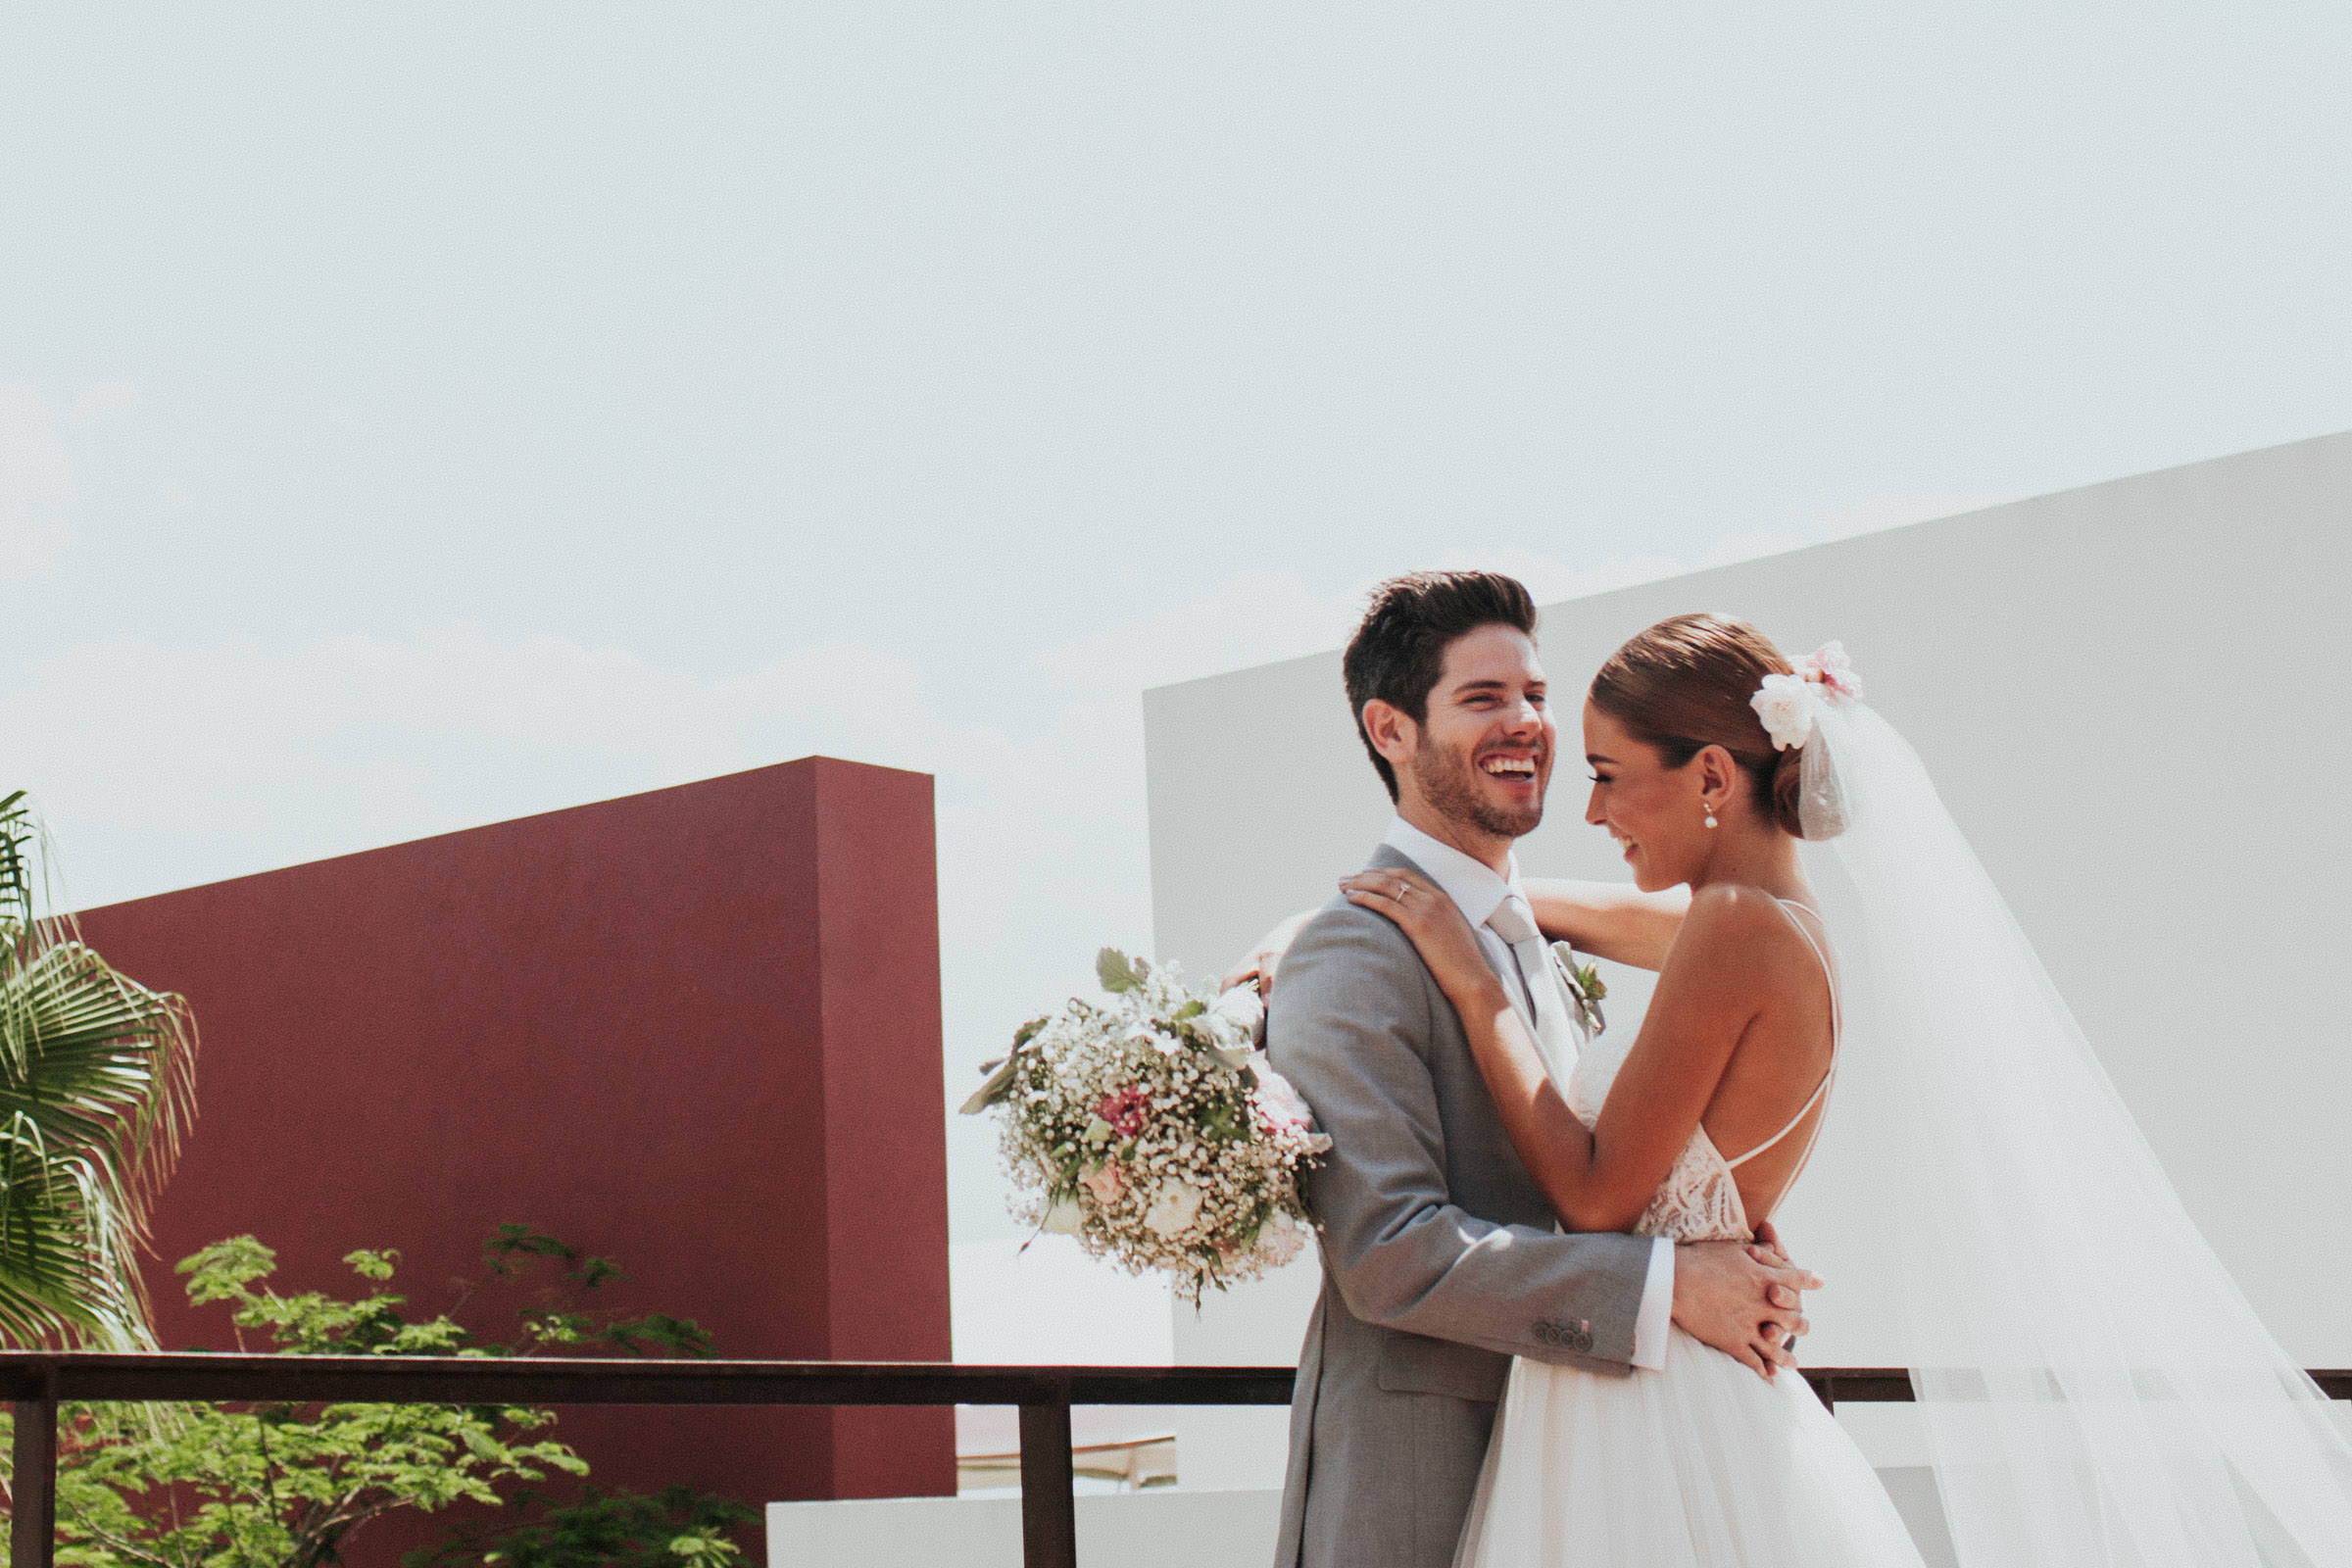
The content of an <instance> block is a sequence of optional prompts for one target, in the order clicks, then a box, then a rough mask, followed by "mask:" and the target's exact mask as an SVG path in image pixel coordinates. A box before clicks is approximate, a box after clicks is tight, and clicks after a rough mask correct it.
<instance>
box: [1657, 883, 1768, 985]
mask: <svg viewBox="0 0 2352 1568" xmlns="http://www.w3.org/2000/svg"><path fill="white" fill-rule="evenodd" d="M1792 935H1793V933H1792V932H1791V931H1790V930H1789V919H1788V916H1786V915H1784V914H1782V913H1781V910H1780V904H1779V901H1778V900H1776V899H1774V898H1773V896H1772V895H1771V894H1769V893H1767V892H1765V891H1764V890H1763V889H1762V888H1759V887H1753V886H1750V885H1748V884H1745V883H1739V882H1718V883H1716V884H1714V885H1713V886H1710V887H1704V888H1700V889H1699V890H1698V891H1697V892H1696V893H1694V894H1692V895H1691V912H1690V913H1688V914H1686V915H1684V916H1683V926H1682V929H1681V931H1679V932H1677V933H1676V935H1675V939H1674V946H1673V948H1672V949H1670V950H1669V951H1668V953H1667V956H1666V958H1667V962H1668V963H1669V964H1670V965H1673V966H1676V967H1683V966H1686V965H1690V964H1694V963H1703V964H1704V965H1705V966H1706V967H1707V969H1708V971H1709V972H1710V973H1712V974H1716V975H1719V976H1728V975H1732V974H1737V973H1740V972H1742V971H1744V970H1746V969H1748V968H1750V967H1751V966H1752V967H1753V968H1754V970H1755V971H1756V972H1757V973H1759V974H1761V973H1766V972H1771V971H1776V970H1778V969H1779V968H1780V967H1781V964H1780V958H1781V948H1782V946H1783V943H1784V941H1785V940H1786V939H1788V938H1789V937H1791V936H1792Z"/></svg>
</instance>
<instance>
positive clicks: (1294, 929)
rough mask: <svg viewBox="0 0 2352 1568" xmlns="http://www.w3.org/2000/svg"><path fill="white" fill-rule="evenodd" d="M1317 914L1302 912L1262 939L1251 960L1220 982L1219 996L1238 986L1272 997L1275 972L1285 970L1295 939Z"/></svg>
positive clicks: (1229, 971)
mask: <svg viewBox="0 0 2352 1568" xmlns="http://www.w3.org/2000/svg"><path fill="white" fill-rule="evenodd" d="M1314 913H1315V911H1314V910H1312V909H1304V910H1301V911H1299V913H1297V914H1294V915H1292V916H1291V917H1290V918H1289V919H1288V920H1285V921H1283V922H1282V924H1280V925H1278V926H1276V927H1275V928H1274V929H1273V930H1271V931H1269V932H1267V933H1266V934H1265V935H1264V936H1262V937H1260V938H1258V939H1257V946H1255V947H1254V948H1252V949H1250V956H1248V957H1246V958H1244V959H1243V960H1242V961H1241V962H1239V963H1237V964H1235V965H1234V966H1233V967H1232V968H1230V969H1228V970H1226V971H1225V978H1224V979H1222V980H1220V981H1218V982H1217V990H1218V992H1219V993H1223V992H1227V991H1231V990H1232V989H1233V988H1234V987H1235V986H1251V987H1254V988H1255V989H1256V991H1257V994H1258V995H1259V996H1261V997H1263V996H1267V995H1270V994H1271V993H1272V992H1273V990H1274V971H1275V970H1276V969H1278V968H1280V967H1281V966H1282V956H1283V954H1285V953H1286V952H1288V951H1289V950H1290V946H1291V938H1293V937H1295V936H1297V935H1298V934H1299V927H1300V926H1302V925H1304V924H1306V922H1307V921H1308V920H1310V919H1312V918H1313V917H1314Z"/></svg>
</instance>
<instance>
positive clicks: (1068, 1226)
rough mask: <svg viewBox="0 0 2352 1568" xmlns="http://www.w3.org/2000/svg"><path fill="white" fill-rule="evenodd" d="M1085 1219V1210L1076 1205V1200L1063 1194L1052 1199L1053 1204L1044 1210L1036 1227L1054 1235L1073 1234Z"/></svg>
mask: <svg viewBox="0 0 2352 1568" xmlns="http://www.w3.org/2000/svg"><path fill="white" fill-rule="evenodd" d="M1085 1219H1086V1211H1085V1210H1084V1209H1082V1208H1080V1207H1079V1206H1078V1200H1077V1199H1075V1198H1071V1197H1068V1196H1067V1195H1064V1196H1063V1197H1060V1198H1056V1199H1055V1200H1054V1206H1053V1207H1051V1208H1049V1209H1047V1210H1046V1217H1045V1218H1044V1219H1043V1220H1041V1221H1039V1222H1038V1229H1040V1230H1042V1231H1046V1232H1049V1233H1050V1234H1052V1235H1054V1236H1075V1235H1077V1234H1078V1227H1079V1225H1080V1224H1082V1223H1083V1222H1084V1221H1085Z"/></svg>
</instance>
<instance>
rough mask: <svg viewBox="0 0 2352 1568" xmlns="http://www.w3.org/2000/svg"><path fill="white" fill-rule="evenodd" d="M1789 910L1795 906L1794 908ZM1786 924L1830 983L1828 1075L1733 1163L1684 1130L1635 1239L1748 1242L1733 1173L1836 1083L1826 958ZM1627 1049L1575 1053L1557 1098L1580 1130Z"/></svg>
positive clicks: (1832, 973) (1699, 1134) (1703, 1137)
mask: <svg viewBox="0 0 2352 1568" xmlns="http://www.w3.org/2000/svg"><path fill="white" fill-rule="evenodd" d="M1779 902H1780V903H1781V904H1782V905H1783V907H1787V906H1788V903H1789V901H1787V900H1781V901H1779ZM1797 907H1800V908H1801V907H1802V906H1801V905H1800V906H1797ZM1789 923H1790V924H1791V925H1793V926H1795V927H1796V929H1797V932H1798V934H1799V935H1801V936H1802V937H1803V938H1804V939H1805V941H1806V943H1807V944H1808V945H1810V946H1811V947H1812V949H1813V952H1814V955H1815V956H1818V957H1819V958H1820V959H1821V965H1822V970H1823V972H1824V973H1826V974H1827V975H1829V977H1830V1008H1831V1035H1830V1071H1829V1074H1828V1076H1826V1077H1824V1078H1823V1079H1822V1081H1821V1087H1820V1088H1818V1089H1816V1090H1814V1091H1813V1094H1812V1096H1811V1097H1810V1098H1808V1099H1807V1100H1806V1101H1805V1103H1804V1104H1803V1106H1801V1107H1800V1108H1799V1109H1798V1110H1797V1113H1796V1115H1795V1116H1794V1117H1792V1118H1790V1120H1789V1124H1788V1125H1787V1126H1785V1127H1783V1128H1782V1129H1781V1130H1780V1131H1779V1132H1777V1133H1775V1134H1773V1135H1772V1136H1771V1137H1770V1138H1767V1139H1766V1140H1764V1142H1762V1143H1761V1144H1758V1145H1757V1146H1756V1147H1755V1148H1753V1149H1751V1150H1749V1151H1748V1152H1746V1153H1744V1154H1741V1155H1740V1157H1739V1158H1738V1159H1737V1160H1727V1159H1725V1158H1724V1157H1723V1153H1722V1152H1721V1151H1719V1150H1718V1149H1716V1147H1715V1141H1714V1140H1713V1139H1711V1138H1709V1137H1708V1136H1707V1130H1706V1128H1705V1127H1703V1126H1700V1127H1693V1128H1691V1138H1690V1141H1689V1142H1688V1143H1686V1144H1684V1145H1683V1150H1682V1152H1681V1153H1679V1154H1677V1155H1675V1157H1674V1166H1673V1168H1672V1169H1670V1170H1668V1171H1667V1172H1666V1179H1665V1180H1664V1181H1662V1182H1660V1183H1659V1184H1658V1190H1657V1193H1656V1195H1655V1196H1654V1197H1652V1198H1651V1199H1650V1201H1649V1206H1648V1207H1647V1208H1645V1209H1643V1210H1642V1218H1641V1219H1640V1220H1638V1221H1637V1222H1635V1225H1634V1234H1635V1235H1637V1236H1667V1237H1671V1238H1673V1239H1674V1240H1675V1241H1678V1242H1744V1241H1746V1240H1747V1239H1748V1238H1750V1237H1751V1236H1753V1235H1754V1234H1755V1227H1754V1226H1753V1225H1751V1224H1749V1223H1748V1219H1747V1205H1746V1204H1745V1203H1744V1202H1742V1201H1740V1183H1739V1179H1738V1178H1737V1176H1736V1175H1735V1174H1734V1169H1735V1167H1736V1166H1739V1165H1743V1164H1745V1163H1747V1161H1749V1160H1750V1159H1753V1158H1754V1157H1755V1156H1756V1155H1758V1154H1761V1153H1762V1152H1764V1151H1765V1150H1767V1149H1770V1148H1771V1147H1772V1146H1773V1145H1775V1144H1777V1143H1779V1142H1780V1141H1781V1140H1782V1139H1784V1138H1786V1137H1788V1136H1789V1134H1790V1133H1791V1132H1794V1131H1795V1130H1796V1127H1797V1124H1798V1123H1799V1122H1802V1121H1803V1120H1804V1119H1805V1116H1806V1114H1807V1113H1808V1112H1810V1111H1811V1110H1812V1109H1813V1107H1814V1106H1815V1105H1816V1104H1818V1103H1821V1101H1822V1099H1823V1098H1824V1097H1825V1096H1827V1095H1828V1093H1829V1090H1830V1085H1831V1083H1832V1082H1833V1081H1835V1079H1836V1078H1837V1075H1838V1056H1837V1051H1838V1024H1837V1014H1838V974H1837V971H1836V970H1835V969H1832V968H1831V967H1830V960H1829V956H1828V955H1827V954H1826V953H1823V952H1822V949H1821V944H1820V943H1819V942H1817V941H1815V940H1814V937H1813V933H1812V932H1810V931H1808V930H1806V929H1805V925H1804V922H1803V921H1801V920H1799V919H1797V918H1796V916H1795V915H1793V914H1791V915H1789ZM1632 1045H1633V1042H1632V1041H1631V1040H1628V1041H1627V1042H1626V1043H1625V1045H1624V1047H1622V1048H1620V1049H1618V1050H1615V1051H1611V1050H1609V1049H1608V1048H1607V1047H1606V1046H1605V1045H1603V1044H1602V1043H1601V1042H1600V1041H1594V1042H1593V1043H1592V1045H1591V1046H1589V1047H1588V1048H1587V1049H1586V1050H1585V1051H1584V1052H1583V1053H1581V1054H1579V1055H1578V1057H1577V1059H1576V1065H1575V1067H1574V1068H1573V1069H1571V1070H1570V1072H1569V1074H1568V1082H1567V1084H1566V1085H1565V1086H1564V1087H1563V1088H1562V1091H1561V1093H1562V1096H1563V1098H1565V1099H1566V1100H1567V1102H1568V1108H1569V1109H1570V1110H1573V1111H1574V1112H1576V1119H1577V1120H1579V1121H1581V1122H1583V1123H1584V1124H1585V1125H1586V1126H1587V1127H1592V1126H1593V1125H1594V1124H1595V1123H1596V1122H1598V1121H1599V1120H1600V1107H1601V1105H1602V1103H1604V1102H1605V1101H1607V1099H1608V1098H1609V1086H1610V1085H1611V1084H1612V1083H1614V1082H1615V1081H1616V1079H1617V1069H1618V1068H1619V1067H1620V1066H1622V1065H1624V1062H1625V1053H1626V1051H1628V1050H1631V1049H1632ZM1820 1130H1821V1126H1820V1123H1819V1122H1818V1121H1816V1122H1815V1123H1814V1133H1815V1135H1816V1136H1818V1135H1819V1133H1820ZM1805 1153H1806V1157H1810V1155H1811V1153H1812V1149H1811V1147H1810V1145H1809V1144H1808V1146H1807V1149H1806V1151H1805ZM1797 1167H1798V1168H1797V1170H1796V1171H1794V1172H1791V1173H1790V1175H1789V1180H1788V1182H1787V1183H1786V1184H1785V1185H1784V1187H1783V1188H1782V1191H1783V1192H1787V1191H1788V1189H1789V1188H1790V1187H1793V1186H1795V1185H1796V1178H1797V1176H1798V1175H1799V1174H1802V1171H1803V1167H1804V1159H1803V1158H1800V1159H1799V1160H1798V1161H1797Z"/></svg>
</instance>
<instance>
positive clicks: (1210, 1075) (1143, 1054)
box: [963, 948, 1331, 1304]
mask: <svg viewBox="0 0 2352 1568" xmlns="http://www.w3.org/2000/svg"><path fill="white" fill-rule="evenodd" d="M1095 972H1096V974H1097V975H1098V976H1099V977H1100V978H1101V979H1102V982H1103V990H1104V991H1106V992H1108V993H1109V994H1110V998H1111V1001H1110V1005H1108V1006H1099V1005H1095V1004H1092V1003H1088V1002H1082V1001H1079V1000H1078V999H1076V998H1072V999H1071V1000H1070V1001H1069V1002H1068V1003H1067V1004H1066V1005H1063V1006H1062V1007H1061V1008H1060V1009H1059V1010H1058V1011H1055V1012H1052V1013H1048V1014H1047V1015H1046V1016H1044V1017H1042V1018H1033V1019H1031V1020H1030V1021H1029V1022H1027V1023H1025V1024H1023V1025H1021V1027H1020V1029H1019V1031H1018V1032H1017V1033H1015V1034H1014V1036H1013V1037H1012V1052H1011V1054H1008V1055H1006V1056H1005V1058H1004V1059H1002V1060H1000V1061H994V1062H990V1063H988V1064H987V1065H986V1066H985V1067H983V1068H982V1071H984V1072H986V1073H987V1074H988V1078H987V1080H986V1081H985V1082H984V1083H982V1084H981V1086H980V1088H979V1090H978V1091H977V1092H975V1093H974V1094H973V1096H972V1097H971V1099H969V1100H967V1101H965V1102H964V1104H963V1111H964V1113H965V1114H966V1115H971V1114H975V1113H977V1112H979V1111H982V1110H985V1109H987V1108H988V1107H989V1106H991V1105H997V1106H1001V1107H1002V1108H1003V1110H1004V1152H1005V1168H1006V1171H1007V1172H1008V1174H1010V1176H1011V1177H1012V1183H1013V1189H1014V1196H1013V1203H1012V1206H1013V1213H1014V1215H1015V1217H1016V1218H1018V1219H1020V1220H1021V1221H1022V1222H1023V1223H1025V1224H1030V1225H1035V1226H1036V1227H1038V1228H1039V1229H1040V1230H1044V1231H1054V1232H1058V1233H1061V1234H1065V1235H1070V1236H1075V1237H1077V1238H1078V1243H1079V1245H1080V1246H1081V1247H1083V1248H1085V1249H1086V1250H1087V1251H1088V1252H1089V1253H1090V1254H1091V1255H1093V1256H1096V1257H1102V1258H1107V1259H1109V1260H1110V1261H1111V1262H1114V1263H1116V1264H1118V1265H1119V1266H1120V1267H1122V1268H1124V1269H1125V1270H1126V1271H1127V1272H1128V1273H1130V1274H1144V1273H1149V1272H1151V1271H1152V1270H1160V1271H1164V1272H1166V1273H1167V1274H1169V1275H1171V1276H1173V1278H1174V1281H1175V1287H1176V1294H1177V1295H1178V1296H1179V1297H1181V1298H1183V1299H1186V1300H1189V1301H1192V1302H1195V1303H1196V1304H1197V1303H1198V1302H1199V1301H1200V1299H1201V1291H1202V1290H1203V1289H1204V1288H1206V1287H1208V1286H1212V1285H1213V1286H1215V1287H1216V1288H1217V1289H1219V1290H1223V1289H1224V1288H1225V1287H1227V1286H1229V1285H1233V1284H1235V1283H1237V1282H1239V1281H1243V1280H1250V1279H1255V1278H1256V1277H1258V1276H1259V1275H1260V1274H1263V1273H1264V1272H1265V1271H1266V1270H1267V1269H1269V1268H1278V1267H1280V1266H1281V1265H1282V1264H1284V1263H1287V1262H1289V1261H1290V1260H1291V1259H1292V1258H1293V1257H1296V1256H1297V1255H1298V1254H1299V1249H1300V1248H1301V1247H1303V1246H1304V1245H1305V1239H1306V1230H1307V1226H1308V1222H1307V1219H1306V1211H1305V1209H1304V1208H1303V1207H1302V1206H1301V1204H1300V1202H1299V1173H1300V1172H1301V1171H1302V1170H1304V1169H1305V1168H1306V1167H1307V1166H1308V1165H1310V1164H1311V1163H1312V1162H1313V1161H1314V1159H1315V1157H1316V1156H1317V1155H1319V1154H1321V1153H1322V1152H1324V1151H1325V1150H1327V1149H1329V1148H1330V1147H1331V1140H1330V1139H1329V1138H1326V1137H1324V1136H1323V1135H1322V1134H1321V1133H1318V1132H1316V1131H1315V1130H1314V1125H1313V1120H1312V1117H1311V1116H1310V1114H1309V1113H1308V1111H1307V1108H1306V1104H1305V1103H1304V1102H1303V1101H1301V1100H1300V1099H1299V1095H1298V1092H1297V1091H1296V1090H1294V1089H1292V1087H1291V1086H1290V1085H1289V1084H1288V1083H1287V1082H1285V1081H1284V1080H1283V1078H1282V1077H1281V1075H1280V1074H1278V1073H1276V1072H1275V1071H1274V1069H1273V1068H1272V1067H1270V1066H1268V1065H1267V1064H1266V1057H1265V1054H1264V1053H1263V1052H1260V1051H1253V1050H1252V1049H1251V1044H1252V1039H1253V1036H1254V1034H1255V1030H1256V1025H1257V1019H1258V1017H1259V1016H1260V1005H1259V1003H1258V1000H1257V995H1256V993H1255V992H1254V991H1248V990H1236V991H1233V992H1229V993H1228V994H1227V995H1226V997H1225V998H1224V999H1222V1000H1220V1001H1216V1002H1213V1003H1212V1002H1211V1001H1209V1000H1208V999H1205V998H1203V997H1201V996H1197V995H1195V994H1194V993H1192V992H1190V991H1188V990H1186V989H1185V986H1184V984H1183V982H1182V981H1181V980H1180V979H1179V978H1178V977H1177V973H1176V970H1175V967H1174V966H1173V965H1167V966H1163V967H1161V968H1158V969H1154V968H1152V966H1151V965H1150V964H1148V963H1146V962H1145V961H1144V960H1143V959H1141V958H1130V957H1128V956H1126V955H1125V954H1123V953H1119V952H1117V951H1116V950H1114V949H1110V948H1105V949H1103V953H1102V956H1100V957H1099V958H1098V959H1097V960H1096V963H1095Z"/></svg>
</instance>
